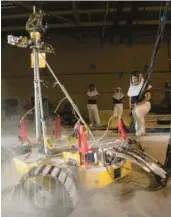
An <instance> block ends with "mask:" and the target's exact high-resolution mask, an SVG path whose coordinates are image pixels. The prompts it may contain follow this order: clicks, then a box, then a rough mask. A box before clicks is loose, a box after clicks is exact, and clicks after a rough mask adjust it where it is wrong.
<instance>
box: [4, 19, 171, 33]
mask: <svg viewBox="0 0 171 217" xmlns="http://www.w3.org/2000/svg"><path fill="white" fill-rule="evenodd" d="M139 24H140V25H145V26H152V25H156V26H157V25H158V24H159V21H158V20H156V21H148V23H147V22H143V21H139V22H138V24H136V23H133V24H132V25H133V27H135V26H136V25H137V26H139ZM166 24H167V25H168V24H169V25H170V24H171V20H169V21H167V23H166ZM103 25H104V22H103V21H100V22H91V23H89V22H81V23H80V25H79V26H78V25H76V24H74V23H64V24H49V25H48V27H49V29H55V28H58V29H59V28H75V27H95V26H97V27H98V26H103ZM106 26H113V21H107V22H106ZM120 26H121V27H122V26H124V22H120V23H119V27H120ZM124 28H125V26H124ZM20 30H25V26H6V27H1V31H2V32H9V31H20Z"/></svg>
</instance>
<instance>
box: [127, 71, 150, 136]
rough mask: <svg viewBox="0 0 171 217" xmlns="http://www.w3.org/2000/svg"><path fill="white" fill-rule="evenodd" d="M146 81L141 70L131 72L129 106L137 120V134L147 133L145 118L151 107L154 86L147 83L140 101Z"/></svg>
mask: <svg viewBox="0 0 171 217" xmlns="http://www.w3.org/2000/svg"><path fill="white" fill-rule="evenodd" d="M144 81H145V80H144V78H143V77H142V74H141V73H140V72H139V71H133V72H132V73H131V76H130V87H129V90H128V96H129V97H130V100H129V106H130V110H131V112H132V115H133V118H134V122H135V130H136V136H141V135H144V134H145V133H146V132H145V119H144V118H145V116H146V115H147V114H148V112H149V111H150V109H151V103H150V100H151V89H152V86H151V85H150V84H147V85H146V89H145V91H144V92H143V96H142V97H141V100H140V101H139V94H140V92H141V90H142V87H143V85H144Z"/></svg>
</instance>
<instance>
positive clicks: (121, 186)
mask: <svg viewBox="0 0 171 217" xmlns="http://www.w3.org/2000/svg"><path fill="white" fill-rule="evenodd" d="M17 126H18V123H17V122H16V121H13V122H12V123H10V124H9V123H3V124H2V138H1V145H2V161H3V162H2V183H1V191H2V216H3V217H7V216H9V217H10V216H13V217H14V216H15V214H14V212H13V210H10V207H11V205H10V203H9V201H7V200H6V198H7V196H4V195H5V194H6V195H7V192H8V191H10V189H12V187H13V186H14V185H15V184H16V183H17V182H18V180H19V178H20V175H19V173H18V172H17V171H16V170H15V168H14V165H13V164H11V163H10V164H8V163H7V162H6V159H7V155H9V154H15V153H14V152H12V148H13V147H14V146H18V139H17V135H18V130H19V129H18V128H17ZM48 131H49V133H50V132H52V125H50V124H49V127H48ZM68 131H69V130H67V129H63V133H65V134H68ZM27 132H28V136H30V137H31V136H32V137H34V128H33V127H32V125H31V124H28V125H27ZM102 133H103V132H100V133H99V132H96V134H99V135H101V134H102ZM108 136H113V137H114V136H116V135H113V134H111V133H110V135H108ZM168 139H169V135H168V134H159V135H158V134H155V135H147V136H145V137H139V138H137V140H138V141H140V142H141V144H142V145H143V146H144V148H145V151H146V152H148V153H149V154H150V155H152V156H153V157H154V158H156V159H157V160H159V161H160V162H161V163H163V162H164V159H165V154H166V147H167V143H168ZM134 168H135V170H136V171H133V172H132V174H131V175H130V176H129V177H126V178H124V179H122V180H120V181H118V182H117V183H114V184H112V185H110V186H107V187H105V188H103V189H96V190H92V191H89V192H85V193H84V194H83V195H82V198H81V201H80V203H79V204H78V206H77V208H76V209H75V210H74V212H73V213H72V214H71V215H70V216H71V217H78V216H82V217H94V216H95V215H96V216H99V217H106V216H119V217H170V215H171V214H170V213H171V182H169V183H168V185H167V187H166V188H164V189H162V190H159V191H149V190H147V189H145V188H142V185H144V183H145V184H148V181H149V180H148V179H147V176H146V174H145V173H144V172H142V170H137V169H136V167H134ZM4 192H5V193H4ZM30 209H31V208H28V207H27V208H26V206H25V207H24V210H25V214H24V215H23V214H22V217H23V216H24V217H26V216H30V213H29V211H28V210H30ZM19 216H20V212H18V213H17V214H16V217H19ZM34 216H36V214H34ZM47 216H48V215H47ZM56 216H58V214H57V215H56ZM59 217H63V216H59Z"/></svg>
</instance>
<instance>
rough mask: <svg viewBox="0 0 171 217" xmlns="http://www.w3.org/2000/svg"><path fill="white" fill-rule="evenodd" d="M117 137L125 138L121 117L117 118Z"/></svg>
mask: <svg viewBox="0 0 171 217" xmlns="http://www.w3.org/2000/svg"><path fill="white" fill-rule="evenodd" d="M118 138H119V139H124V140H125V139H127V135H126V133H125V131H124V128H123V123H122V120H121V119H118Z"/></svg>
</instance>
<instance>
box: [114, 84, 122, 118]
mask: <svg viewBox="0 0 171 217" xmlns="http://www.w3.org/2000/svg"><path fill="white" fill-rule="evenodd" d="M123 98H124V94H123V93H122V89H121V88H120V87H117V88H116V90H115V93H114V95H113V116H114V117H118V118H120V119H121V118H122V114H123V102H122V101H123Z"/></svg>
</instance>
